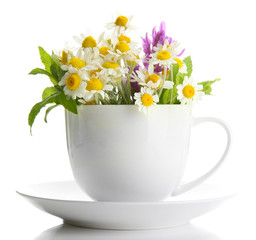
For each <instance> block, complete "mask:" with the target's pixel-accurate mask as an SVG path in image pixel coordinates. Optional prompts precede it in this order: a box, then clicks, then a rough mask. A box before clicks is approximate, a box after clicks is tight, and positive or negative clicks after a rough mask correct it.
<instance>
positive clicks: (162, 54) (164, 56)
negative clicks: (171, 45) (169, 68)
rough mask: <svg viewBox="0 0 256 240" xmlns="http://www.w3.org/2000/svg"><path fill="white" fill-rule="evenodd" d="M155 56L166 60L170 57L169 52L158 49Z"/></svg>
mask: <svg viewBox="0 0 256 240" xmlns="http://www.w3.org/2000/svg"><path fill="white" fill-rule="evenodd" d="M156 58H157V59H159V60H167V59H170V58H171V54H170V53H169V52H168V51H160V52H159V53H158V54H157V56H156Z"/></svg>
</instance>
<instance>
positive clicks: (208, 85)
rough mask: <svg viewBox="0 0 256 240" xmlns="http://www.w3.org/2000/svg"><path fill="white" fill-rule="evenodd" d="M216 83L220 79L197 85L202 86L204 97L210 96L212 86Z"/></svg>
mask: <svg viewBox="0 0 256 240" xmlns="http://www.w3.org/2000/svg"><path fill="white" fill-rule="evenodd" d="M217 81H220V78H216V79H215V80H212V81H205V82H200V83H198V84H201V85H203V90H202V91H203V92H204V93H205V94H206V95H211V92H212V84H213V83H215V82H217Z"/></svg>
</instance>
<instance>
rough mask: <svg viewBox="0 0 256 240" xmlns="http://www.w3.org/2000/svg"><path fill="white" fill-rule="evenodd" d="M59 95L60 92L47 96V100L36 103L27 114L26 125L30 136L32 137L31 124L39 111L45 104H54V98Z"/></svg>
mask: <svg viewBox="0 0 256 240" xmlns="http://www.w3.org/2000/svg"><path fill="white" fill-rule="evenodd" d="M59 94H60V92H58V93H55V94H52V95H50V96H48V97H47V98H45V99H44V100H43V101H41V102H39V103H36V104H35V105H34V106H33V107H32V109H31V111H30V113H29V115H28V125H29V126H30V133H31V135H32V125H33V123H34V121H35V118H36V116H37V115H38V113H39V112H40V110H41V109H42V108H43V107H44V106H45V105H46V104H48V103H52V102H54V100H55V98H56V97H57V96H58V95H59Z"/></svg>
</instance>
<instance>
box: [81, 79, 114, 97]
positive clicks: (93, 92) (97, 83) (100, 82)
mask: <svg viewBox="0 0 256 240" xmlns="http://www.w3.org/2000/svg"><path fill="white" fill-rule="evenodd" d="M104 90H106V91H112V90H113V86H112V85H110V84H108V82H107V81H106V79H104V78H102V77H100V76H99V78H90V79H89V80H88V81H87V86H86V88H85V93H84V96H83V98H84V100H85V101H86V102H88V101H93V100H95V97H97V96H98V94H100V95H101V97H102V98H103V99H104V97H105V93H104Z"/></svg>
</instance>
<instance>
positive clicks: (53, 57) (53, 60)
mask: <svg viewBox="0 0 256 240" xmlns="http://www.w3.org/2000/svg"><path fill="white" fill-rule="evenodd" d="M51 59H52V62H54V63H56V64H57V65H58V66H59V67H60V66H61V65H60V61H59V58H58V56H57V55H56V54H54V52H52V55H51Z"/></svg>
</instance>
